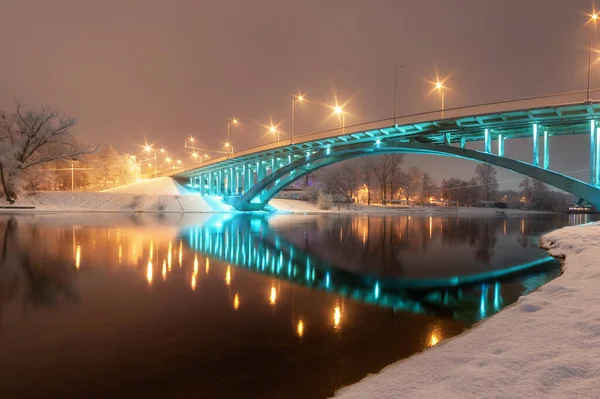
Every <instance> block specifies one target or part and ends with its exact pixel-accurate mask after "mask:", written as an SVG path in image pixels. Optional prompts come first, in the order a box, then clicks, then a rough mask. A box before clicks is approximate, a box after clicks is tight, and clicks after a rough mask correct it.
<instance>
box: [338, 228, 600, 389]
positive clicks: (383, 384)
mask: <svg viewBox="0 0 600 399" xmlns="http://www.w3.org/2000/svg"><path fill="white" fill-rule="evenodd" d="M540 244H541V245H542V247H544V248H546V249H548V251H549V253H550V254H551V255H553V256H556V257H561V258H562V257H564V258H565V263H564V274H563V275H562V276H560V277H558V278H556V279H555V280H553V281H551V282H550V283H548V284H546V285H545V286H543V287H541V288H540V289H539V290H538V291H536V292H534V293H532V294H530V295H527V296H525V297H522V298H520V299H519V301H518V302H517V303H515V304H514V305H512V306H510V307H508V308H506V309H504V310H502V311H501V312H500V313H498V314H496V315H494V316H493V317H491V318H490V319H488V320H486V321H484V322H483V323H481V324H479V325H478V326H476V327H474V328H473V329H471V330H469V331H467V332H466V333H464V334H463V335H461V336H458V337H455V338H453V339H449V340H448V341H442V342H441V343H440V344H438V346H436V347H434V348H432V349H429V350H426V351H425V352H423V353H421V354H418V355H415V356H413V357H411V358H409V359H406V360H403V361H400V362H398V363H395V364H392V365H391V366H388V367H386V368H385V369H383V370H382V371H381V372H380V373H378V374H376V375H373V376H370V377H367V378H365V379H364V380H362V381H360V382H358V383H357V384H354V385H351V386H349V387H346V388H343V389H341V390H340V391H338V392H337V395H338V396H339V397H342V398H361V399H364V398H480V397H495V398H539V397H553V398H597V397H599V395H600V390H599V389H600V388H599V387H600V361H599V360H598V359H600V293H599V292H598V286H599V285H600V261H599V260H598V259H600V224H589V225H584V226H576V227H565V228H563V229H560V230H557V231H555V232H552V233H550V234H547V235H545V236H543V237H542V238H541V240H540Z"/></svg>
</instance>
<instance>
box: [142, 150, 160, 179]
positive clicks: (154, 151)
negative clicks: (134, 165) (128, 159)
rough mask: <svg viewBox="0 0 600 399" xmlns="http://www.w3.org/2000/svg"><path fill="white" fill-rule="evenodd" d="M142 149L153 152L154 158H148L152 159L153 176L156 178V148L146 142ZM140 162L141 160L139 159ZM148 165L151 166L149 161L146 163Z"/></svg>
mask: <svg viewBox="0 0 600 399" xmlns="http://www.w3.org/2000/svg"><path fill="white" fill-rule="evenodd" d="M144 151H146V152H147V153H148V154H150V152H153V153H154V158H150V159H151V160H154V177H155V178H156V177H157V176H158V173H157V170H156V150H155V149H153V148H152V147H151V146H149V145H148V144H146V145H145V146H144ZM140 162H141V161H140ZM148 166H152V165H151V164H150V163H149V164H148Z"/></svg>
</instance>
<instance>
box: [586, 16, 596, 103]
mask: <svg viewBox="0 0 600 399" xmlns="http://www.w3.org/2000/svg"><path fill="white" fill-rule="evenodd" d="M597 19H598V13H597V12H594V13H593V14H591V15H590V19H589V21H588V23H589V24H590V48H589V49H588V79H587V100H588V101H589V100H590V85H591V79H592V30H593V28H594V27H595V26H596V20H597Z"/></svg>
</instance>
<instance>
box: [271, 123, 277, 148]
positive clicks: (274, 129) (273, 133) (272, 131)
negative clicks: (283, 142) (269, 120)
mask: <svg viewBox="0 0 600 399" xmlns="http://www.w3.org/2000/svg"><path fill="white" fill-rule="evenodd" d="M269 133H271V134H272V135H275V133H277V145H279V130H278V129H277V127H275V126H273V125H271V127H269Z"/></svg>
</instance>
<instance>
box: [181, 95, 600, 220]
mask: <svg viewBox="0 0 600 399" xmlns="http://www.w3.org/2000/svg"><path fill="white" fill-rule="evenodd" d="M599 121H600V89H598V90H593V91H591V92H590V93H588V92H587V91H582V92H571V93H562V94H555V95H548V96H541V97H531V98H525V99H519V100H511V101H502V102H495V103H489V104H482V105H476V106H470V107H460V108H452V109H446V110H441V111H434V112H426V113H419V114H413V115H407V116H402V117H397V118H394V119H385V120H379V121H375V122H369V123H363V124H359V125H353V126H347V127H343V128H339V129H333V130H328V131H324V132H318V133H312V134H306V135H302V136H297V137H294V138H293V140H291V139H290V140H286V141H284V140H281V141H279V142H276V143H271V144H266V145H262V146H258V147H255V148H250V149H247V150H243V151H240V152H237V153H235V154H230V155H228V156H223V157H220V158H215V159H212V160H209V161H205V162H202V163H199V164H196V165H193V166H190V167H188V168H186V169H185V170H183V171H178V172H175V173H174V174H173V175H172V177H173V178H175V179H176V180H179V181H181V182H183V183H186V184H187V185H188V187H191V188H193V189H195V190H197V191H198V192H199V193H200V194H201V195H203V196H204V195H206V196H220V197H223V199H224V200H225V201H226V202H227V203H229V204H230V205H232V206H233V207H234V208H235V209H237V210H240V211H253V210H261V209H263V208H264V206H265V205H266V204H267V203H268V202H269V200H270V199H271V198H273V197H274V196H275V195H276V194H277V193H278V192H279V191H281V190H282V189H283V188H284V187H286V186H288V185H289V184H291V183H293V182H294V181H296V180H298V179H300V178H301V177H303V176H304V175H306V174H307V173H310V172H312V171H314V170H316V169H319V168H322V167H325V166H327V165H331V164H334V163H337V162H341V161H344V160H348V159H352V158H356V157H362V156H368V155H374V154H391V153H404V154H406V153H413V154H431V155H442V156H450V157H457V158H463V159H470V160H474V161H477V162H485V163H488V164H491V165H494V166H499V167H502V168H506V169H509V170H512V171H514V172H517V173H520V174H522V175H525V176H529V177H531V178H533V179H536V180H540V181H542V182H544V183H547V184H549V185H552V186H554V187H556V188H559V189H561V190H564V191H567V192H569V193H571V194H574V195H576V196H578V197H580V198H582V199H584V200H587V201H588V202H590V203H591V204H593V205H594V206H596V207H597V208H600V124H599V123H598V122H599ZM575 134H585V135H588V136H589V140H590V141H589V142H590V146H589V160H590V168H589V169H590V176H589V180H588V181H581V180H578V179H575V178H573V177H570V176H567V175H564V174H561V173H558V172H556V171H553V170H552V168H551V163H550V151H549V149H550V146H551V138H552V137H556V136H564V135H575ZM516 138H529V139H531V160H530V162H523V161H520V160H516V159H513V158H511V157H510V156H509V154H505V151H504V144H505V142H506V140H510V139H516ZM469 142H482V143H483V150H482V151H478V150H473V149H468V148H466V144H467V143H469ZM542 142H543V146H542V145H541V144H542ZM540 149H543V151H540ZM540 153H541V154H540ZM540 155H541V156H540ZM586 157H587V154H586Z"/></svg>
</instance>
